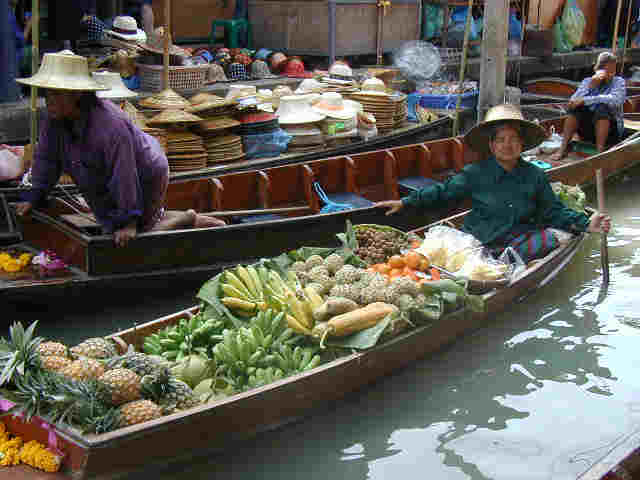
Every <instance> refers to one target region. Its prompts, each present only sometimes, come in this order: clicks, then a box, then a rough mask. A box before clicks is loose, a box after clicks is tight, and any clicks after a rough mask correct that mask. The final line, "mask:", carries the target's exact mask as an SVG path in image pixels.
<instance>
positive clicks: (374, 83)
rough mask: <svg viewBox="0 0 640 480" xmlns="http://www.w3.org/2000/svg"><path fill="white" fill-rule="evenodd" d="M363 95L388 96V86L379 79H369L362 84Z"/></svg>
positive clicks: (361, 92) (361, 91)
mask: <svg viewBox="0 0 640 480" xmlns="http://www.w3.org/2000/svg"><path fill="white" fill-rule="evenodd" d="M359 93H360V94H361V95H381V96H388V95H389V94H388V93H387V86H386V85H385V84H384V82H383V81H382V80H380V79H379V78H375V77H374V78H367V79H366V80H365V81H364V82H362V86H361V87H360V92H359Z"/></svg>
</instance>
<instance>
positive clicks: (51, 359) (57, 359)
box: [40, 355, 71, 372]
mask: <svg viewBox="0 0 640 480" xmlns="http://www.w3.org/2000/svg"><path fill="white" fill-rule="evenodd" d="M40 364H41V365H42V368H44V369H45V370H49V371H51V372H57V371H59V370H62V369H63V368H65V367H68V366H69V365H71V360H70V359H68V358H67V357H61V356H59V355H46V356H40Z"/></svg>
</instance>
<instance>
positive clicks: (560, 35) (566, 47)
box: [553, 21, 573, 53]
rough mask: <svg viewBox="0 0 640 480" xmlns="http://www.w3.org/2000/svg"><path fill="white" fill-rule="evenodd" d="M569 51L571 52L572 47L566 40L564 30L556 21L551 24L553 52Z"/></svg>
mask: <svg viewBox="0 0 640 480" xmlns="http://www.w3.org/2000/svg"><path fill="white" fill-rule="evenodd" d="M571 50H573V45H572V44H571V42H569V40H567V36H566V34H565V32H564V28H562V22H560V21H556V23H554V24H553V51H554V52H560V53H567V52H570V51H571Z"/></svg>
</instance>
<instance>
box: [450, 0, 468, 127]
mask: <svg viewBox="0 0 640 480" xmlns="http://www.w3.org/2000/svg"><path fill="white" fill-rule="evenodd" d="M472 9H473V0H469V4H468V7H467V19H466V23H465V26H464V39H463V41H462V60H461V61H460V76H459V78H458V98H457V99H456V116H455V118H454V119H453V136H454V137H456V136H457V135H458V129H459V128H460V102H461V101H462V85H463V83H464V75H465V70H466V68H467V52H468V51H469V30H471V17H472V15H471V13H472V12H471V10H472Z"/></svg>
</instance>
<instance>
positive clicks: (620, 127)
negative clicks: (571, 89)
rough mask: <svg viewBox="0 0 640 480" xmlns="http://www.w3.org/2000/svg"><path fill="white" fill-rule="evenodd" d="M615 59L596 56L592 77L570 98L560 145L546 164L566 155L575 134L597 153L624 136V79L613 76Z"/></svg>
mask: <svg viewBox="0 0 640 480" xmlns="http://www.w3.org/2000/svg"><path fill="white" fill-rule="evenodd" d="M617 60H618V58H617V57H616V56H615V55H614V54H613V53H611V52H602V53H601V54H600V55H598V60H597V61H596V65H595V68H594V70H595V73H594V75H593V76H591V77H587V78H585V79H584V80H582V83H580V86H579V87H578V89H577V90H576V91H575V93H574V94H573V95H572V96H571V99H570V101H569V111H568V116H567V118H566V120H565V121H564V127H563V132H562V145H561V147H560V149H559V150H558V151H557V152H556V153H554V154H553V155H552V156H551V157H550V158H549V160H550V161H551V162H556V161H558V160H560V159H562V158H564V157H565V156H566V155H567V153H568V152H567V149H568V146H569V142H570V141H571V139H572V138H573V136H574V135H575V134H576V133H578V134H579V135H580V138H582V139H583V140H585V141H588V142H593V143H595V144H596V148H597V149H598V151H599V152H602V151H604V150H605V148H606V147H608V146H611V145H614V144H616V143H618V142H619V141H620V140H621V138H622V134H623V132H624V115H623V110H622V106H623V104H624V100H625V98H626V95H627V88H626V84H625V81H624V78H622V77H620V76H617V75H616V66H617Z"/></svg>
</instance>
